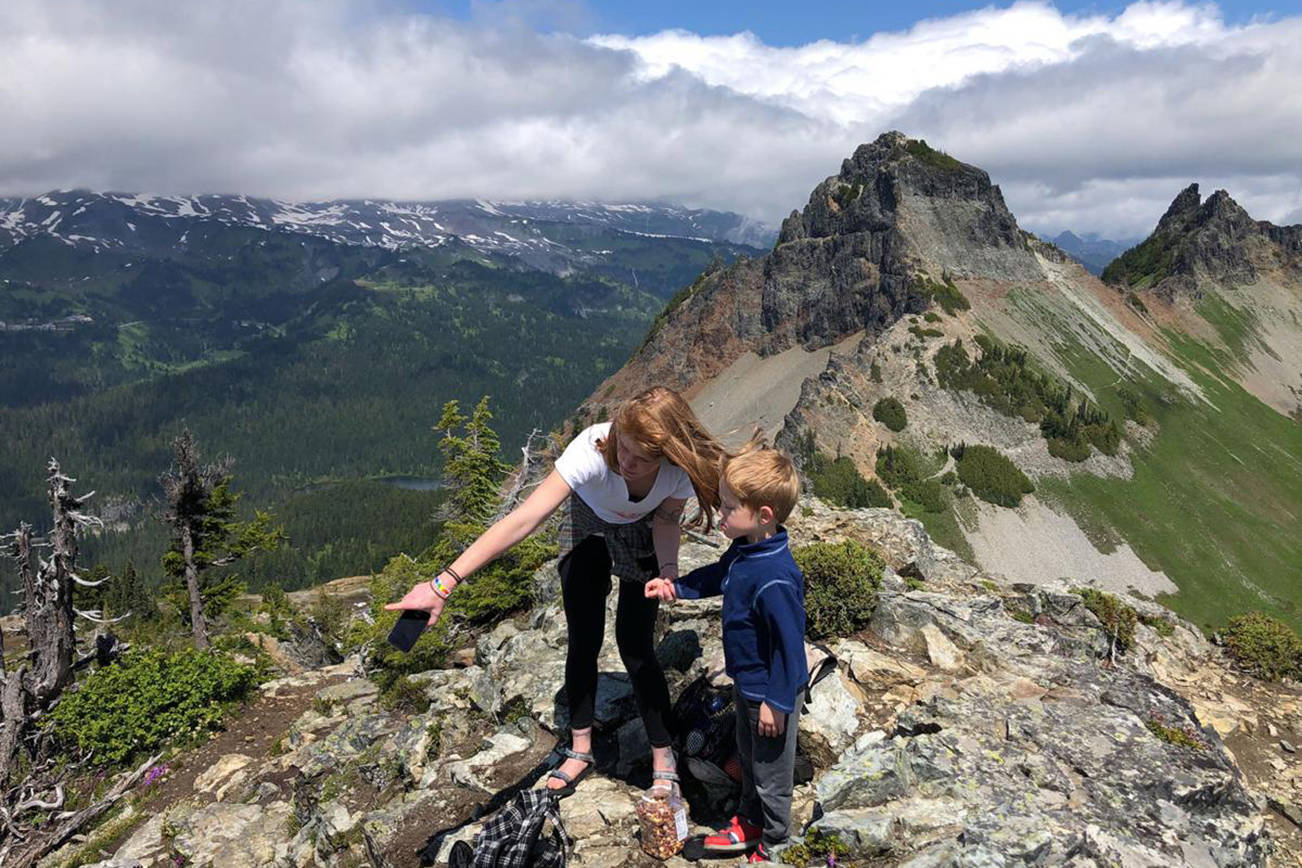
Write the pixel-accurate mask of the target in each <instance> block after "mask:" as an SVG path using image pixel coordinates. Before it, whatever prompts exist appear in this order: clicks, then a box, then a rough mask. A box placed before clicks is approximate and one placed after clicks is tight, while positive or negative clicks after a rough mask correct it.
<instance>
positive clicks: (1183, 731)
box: [1144, 715, 1207, 751]
mask: <svg viewBox="0 0 1302 868" xmlns="http://www.w3.org/2000/svg"><path fill="white" fill-rule="evenodd" d="M1144 725H1145V726H1147V727H1148V731H1149V732H1151V733H1152V734H1153V735H1155V736H1157V737H1158V738H1159V739H1161V740H1162V741H1164V742H1166V743H1167V744H1173V745H1176V746H1177V747H1187V748H1189V749H1190V750H1195V751H1203V750H1206V749H1207V742H1205V741H1203V739H1202V736H1201V735H1200V734H1199V733H1198V730H1196V729H1194V728H1193V727H1192V726H1188V725H1185V726H1167V724H1166V721H1165V720H1163V719H1162V717H1161V716H1159V715H1154V716H1153V717H1150V718H1149V719H1148V720H1146V721H1144Z"/></svg>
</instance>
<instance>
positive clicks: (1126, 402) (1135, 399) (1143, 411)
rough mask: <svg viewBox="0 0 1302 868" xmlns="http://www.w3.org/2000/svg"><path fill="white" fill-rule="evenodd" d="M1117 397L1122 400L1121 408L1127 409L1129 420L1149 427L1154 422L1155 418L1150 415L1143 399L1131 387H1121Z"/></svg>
mask: <svg viewBox="0 0 1302 868" xmlns="http://www.w3.org/2000/svg"><path fill="white" fill-rule="evenodd" d="M1117 397H1118V398H1120V399H1121V406H1122V407H1124V408H1125V411H1126V418H1127V419H1131V420H1133V421H1135V422H1138V423H1139V424H1140V425H1147V424H1148V423H1149V422H1151V421H1152V419H1153V417H1152V416H1150V415H1149V413H1148V409H1147V408H1146V407H1145V406H1144V401H1143V399H1142V398H1141V397H1140V396H1139V393H1138V392H1136V391H1135V390H1134V389H1132V388H1130V387H1129V386H1121V387H1120V388H1118V389H1117Z"/></svg>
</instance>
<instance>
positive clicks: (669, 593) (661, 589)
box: [646, 579, 678, 603]
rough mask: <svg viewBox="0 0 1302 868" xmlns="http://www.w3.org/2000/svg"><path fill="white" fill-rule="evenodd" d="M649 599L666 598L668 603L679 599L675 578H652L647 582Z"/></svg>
mask: <svg viewBox="0 0 1302 868" xmlns="http://www.w3.org/2000/svg"><path fill="white" fill-rule="evenodd" d="M646 596H647V599H652V600H664V601H665V602H666V603H672V602H673V601H674V600H677V599H678V594H677V593H676V592H675V591H674V580H673V579H652V580H651V581H649V582H647V583H646Z"/></svg>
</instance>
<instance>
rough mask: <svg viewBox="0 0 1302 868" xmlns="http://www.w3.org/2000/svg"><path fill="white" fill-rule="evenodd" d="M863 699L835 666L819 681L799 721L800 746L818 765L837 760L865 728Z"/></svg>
mask: <svg viewBox="0 0 1302 868" xmlns="http://www.w3.org/2000/svg"><path fill="white" fill-rule="evenodd" d="M862 705H863V699H862V697H861V696H860V695H859V693H858V689H857V688H856V687H855V686H854V685H853V684H852V683H850V682H849V681H848V680H847V679H846V678H845V676H844V675H842V674H841V672H840V671H839V670H838V671H836V672H833V673H832V674H830V675H828V676H827V677H826V678H824V679H823V680H822V681H820V682H818V684H816V685H815V686H814V689H813V690H812V691H811V697H810V701H809V704H808V706H807V707H806V708H805V712H804V713H803V714H801V715H800V717H799V721H798V724H797V725H798V727H799V730H800V731H799V742H800V747H801V749H802V750H803V751H804V753H805V754H806V755H808V756H809V758H810V759H811V760H813V762H814V764H815V765H816V766H818V767H820V768H826V767H828V766H830V765H832V763H834V762H835V761H836V758H837V757H839V756H840V755H841V754H842V753H843V752H844V751H845V750H846V748H848V747H850V745H851V744H853V743H854V740H855V737H856V736H857V735H858V734H859V732H860V731H861V730H862V729H863V728H864V722H863V720H862V719H861V717H860V707H861V706H862Z"/></svg>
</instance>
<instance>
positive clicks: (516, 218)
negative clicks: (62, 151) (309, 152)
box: [0, 190, 772, 273]
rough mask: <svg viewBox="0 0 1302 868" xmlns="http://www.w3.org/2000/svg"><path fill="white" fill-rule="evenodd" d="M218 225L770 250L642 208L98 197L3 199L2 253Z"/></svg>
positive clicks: (558, 250) (457, 242) (376, 236)
mask: <svg viewBox="0 0 1302 868" xmlns="http://www.w3.org/2000/svg"><path fill="white" fill-rule="evenodd" d="M214 226H224V227H233V228H241V229H253V230H258V231H262V232H273V231H275V232H288V233H291V234H294V235H298V236H302V237H306V238H313V239H320V240H323V241H327V242H330V243H333V244H344V245H355V246H361V247H376V248H381V249H385V250H405V249H412V248H432V247H443V246H447V245H451V246H464V247H466V248H470V249H473V250H475V251H478V252H480V253H485V254H498V255H505V256H511V257H516V258H518V259H519V260H520V261H523V262H525V263H527V264H529V265H530V266H532V267H535V268H541V269H544V270H548V271H556V272H560V273H565V272H567V271H569V270H570V269H573V268H576V267H583V266H589V267H591V266H593V265H599V264H602V263H604V262H606V261H607V260H608V259H610V257H609V254H611V253H612V251H611V250H607V249H602V244H601V243H600V242H601V241H602V239H603V238H604V239H606V240H607V241H609V240H611V239H617V238H619V237H620V236H621V235H622V236H625V237H626V238H632V237H643V238H660V239H683V240H687V241H697V242H704V243H717V242H728V243H731V244H736V245H745V246H747V247H756V246H758V247H766V246H768V244H769V243H771V241H772V233H771V230H769V229H768V227H765V226H763V225H761V224H757V223H755V222H754V221H751V220H749V219H747V218H745V217H743V216H741V215H739V214H732V213H728V212H721V211H709V210H702V209H691V208H684V207H681V206H675V205H667V204H659V203H644V202H632V203H609V204H606V203H595V202H488V201H484V200H447V201H435V202H392V201H384V200H370V199H355V200H343V201H332V202H287V201H282V200H278V199H263V198H257V197H253V196H244V195H196V196H153V195H148V194H137V193H99V192H92V191H89V190H54V191H51V192H49V193H45V194H43V195H40V196H34V197H31V198H21V199H19V198H9V199H5V198H0V254H3V253H4V252H5V251H7V250H8V249H11V248H13V247H15V246H17V245H19V244H21V243H23V242H31V241H33V240H38V239H39V240H47V241H51V240H52V241H55V242H57V243H58V245H64V246H67V247H70V248H72V249H73V250H75V251H78V252H82V253H101V252H112V253H125V254H132V255H137V256H142V255H149V256H169V255H179V254H180V253H182V252H184V251H185V250H186V249H187V245H188V246H190V247H194V246H197V245H198V244H199V243H200V241H201V239H202V238H203V236H205V235H207V234H210V233H211V232H212V227H214Z"/></svg>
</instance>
